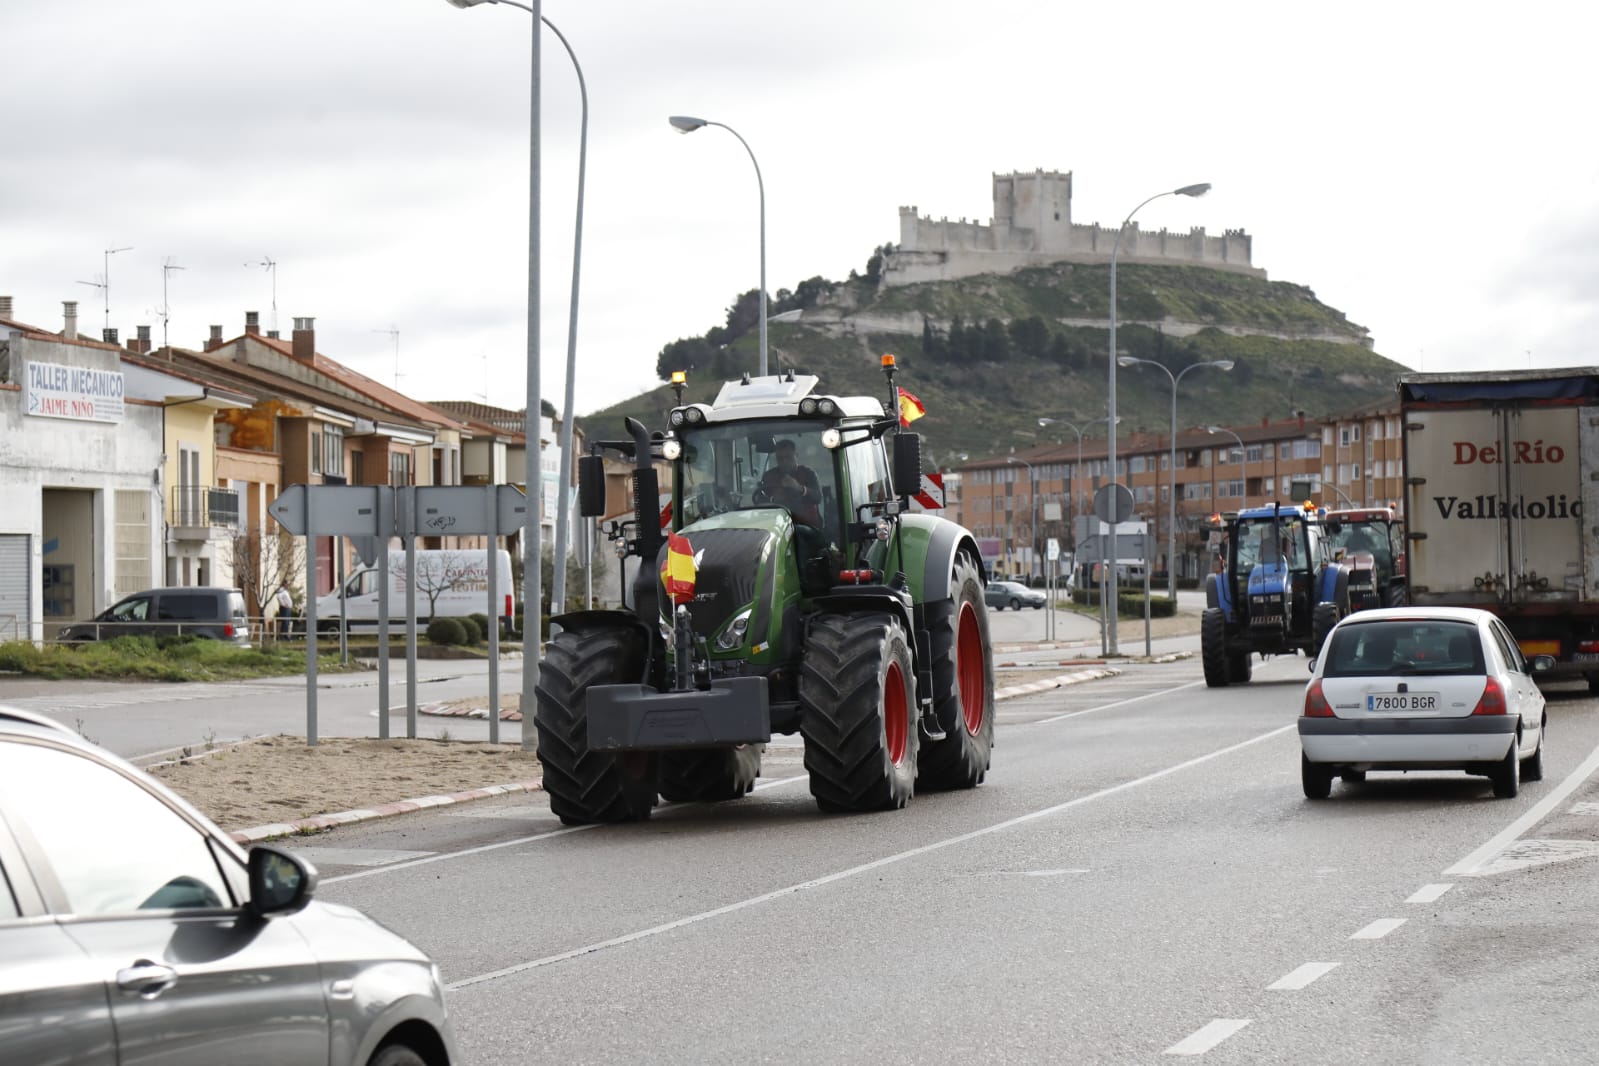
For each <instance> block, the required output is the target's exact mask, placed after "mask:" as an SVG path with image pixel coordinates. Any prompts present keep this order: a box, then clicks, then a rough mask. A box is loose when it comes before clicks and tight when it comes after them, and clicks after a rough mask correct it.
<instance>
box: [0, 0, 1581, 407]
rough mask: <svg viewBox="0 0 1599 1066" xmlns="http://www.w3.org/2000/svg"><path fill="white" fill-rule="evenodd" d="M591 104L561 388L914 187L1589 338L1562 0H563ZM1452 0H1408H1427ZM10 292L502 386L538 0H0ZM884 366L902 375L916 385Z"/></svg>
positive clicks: (845, 245) (654, 344)
mask: <svg viewBox="0 0 1599 1066" xmlns="http://www.w3.org/2000/svg"><path fill="white" fill-rule="evenodd" d="M543 10H544V14H545V16H546V17H547V18H548V19H550V20H551V21H552V22H553V23H554V24H555V25H556V26H558V27H560V29H561V30H562V32H564V33H565V34H566V36H567V38H568V39H569V40H570V41H571V43H572V47H573V48H574V49H575V50H576V51H577V55H578V59H579V60H580V62H581V63H582V64H583V70H584V74H585V76H586V79H587V83H588V91H589V104H590V121H589V146H588V183H587V184H588V188H587V205H586V212H585V220H584V246H583V254H582V265H583V278H582V300H581V317H580V321H579V329H578V373H577V386H576V388H577V393H576V397H577V398H576V404H575V407H576V410H577V411H578V412H579V413H580V414H582V413H587V412H590V411H593V410H595V409H597V408H600V407H603V406H605V405H607V404H610V403H612V402H614V401H616V400H619V399H622V398H624V397H626V396H629V395H632V394H634V393H637V392H639V391H642V390H643V389H645V388H648V387H650V386H651V385H653V384H654V383H655V378H654V366H655V358H656V355H657V353H658V352H659V350H660V348H661V347H662V345H664V344H665V343H667V342H669V341H672V340H674V339H676V338H679V337H685V336H691V335H696V334H699V333H702V332H703V331H704V330H705V329H706V328H708V327H710V326H712V325H716V324H719V323H720V322H721V321H722V320H723V318H724V315H725V311H726V308H727V306H728V305H729V304H730V303H731V302H732V299H733V297H734V295H735V294H736V293H738V292H739V291H742V290H745V289H749V288H753V287H755V286H756V284H757V282H758V279H759V268H760V256H759V248H760V246H759V229H758V219H759V213H758V199H757V194H756V184H755V176H754V171H753V169H752V168H751V166H750V161H749V157H748V156H747V155H746V154H745V151H744V148H743V147H742V146H741V145H740V144H739V143H738V140H737V139H736V138H734V137H733V136H732V135H730V134H729V133H727V132H726V131H725V130H720V129H714V128H711V129H704V130H701V131H699V132H697V133H694V134H692V135H689V136H683V135H680V134H677V133H676V132H674V131H673V130H672V129H671V128H670V127H669V126H668V125H667V121H666V120H667V116H668V115H672V114H690V115H699V116H701V117H704V118H708V119H713V120H716V121H719V122H724V123H726V124H728V125H729V126H732V127H733V128H734V129H736V130H738V132H739V133H740V134H742V135H743V136H744V138H745V139H746V140H747V141H748V142H749V144H750V147H751V148H752V149H753V150H754V152H755V154H756V156H757V158H758V159H759V162H760V167H761V171H762V174H763V176H764V179H765V184H766V197H767V234H766V237H767V281H768V289H769V290H770V291H772V292H776V291H777V290H778V289H780V288H793V287H794V285H795V284H796V283H797V282H798V281H800V280H802V279H804V278H807V277H810V276H813V275H816V274H821V275H823V276H826V277H828V278H833V279H842V278H844V277H846V276H847V275H848V273H849V271H850V270H851V269H852V268H853V269H863V268H864V266H865V262H866V260H867V258H868V256H870V254H871V251H872V249H873V248H874V247H875V246H876V245H879V244H882V243H884V242H890V241H896V240H898V236H899V229H898V226H899V222H898V208H899V206H900V205H902V204H904V205H910V204H915V205H917V206H918V207H919V208H920V209H921V212H922V213H923V214H930V215H932V216H934V217H940V216H948V217H949V218H951V219H954V218H961V217H965V218H969V219H976V220H980V221H987V220H988V219H989V217H990V216H991V215H992V201H991V177H990V176H991V174H992V173H994V172H1000V173H1009V172H1011V171H1016V170H1034V169H1038V168H1043V169H1046V170H1062V171H1066V170H1070V171H1072V172H1074V174H1075V179H1074V180H1075V199H1074V203H1073V218H1074V220H1075V221H1077V222H1080V223H1091V222H1100V223H1103V224H1108V225H1115V224H1116V223H1117V222H1119V221H1120V220H1121V218H1122V217H1123V216H1124V215H1125V214H1126V213H1127V212H1128V211H1129V210H1131V209H1132V208H1133V206H1134V205H1136V204H1137V203H1138V202H1139V201H1141V200H1143V199H1144V198H1145V197H1147V196H1149V195H1151V194H1152V193H1155V192H1158V191H1160V190H1162V189H1169V188H1173V187H1176V186H1178V185H1184V184H1189V183H1192V182H1201V181H1208V182H1211V183H1213V185H1214V189H1213V191H1212V192H1211V194H1210V195H1209V196H1207V197H1205V198H1203V199H1200V200H1191V199H1186V198H1182V199H1179V198H1175V197H1168V198H1165V199H1163V200H1159V201H1156V202H1155V203H1153V204H1151V205H1149V207H1147V208H1145V209H1144V210H1143V211H1142V212H1141V213H1140V214H1139V216H1138V220H1139V222H1140V224H1141V225H1143V226H1144V227H1145V228H1146V229H1158V228H1160V227H1161V226H1167V227H1171V228H1173V229H1178V230H1186V229H1187V228H1188V227H1189V226H1195V225H1202V226H1205V227H1206V228H1207V229H1208V230H1209V231H1210V232H1212V233H1219V232H1220V231H1221V230H1223V229H1224V228H1236V227H1242V228H1243V229H1245V230H1247V231H1248V232H1249V233H1250V234H1251V235H1252V237H1253V238H1254V261H1255V265H1256V266H1259V267H1262V268H1264V269H1265V270H1266V271H1267V272H1268V274H1269V276H1270V277H1271V278H1273V279H1276V280H1283V281H1292V282H1297V283H1300V284H1304V285H1308V286H1309V287H1310V288H1312V289H1313V290H1315V292H1316V294H1317V295H1318V296H1319V297H1320V298H1321V299H1322V300H1324V301H1326V302H1327V303H1329V304H1332V305H1333V306H1335V307H1338V308H1339V309H1341V310H1343V311H1344V312H1345V313H1346V314H1347V315H1348V316H1349V318H1350V319H1351V320H1353V321H1355V322H1358V323H1361V324H1363V325H1365V326H1367V327H1368V328H1370V330H1371V331H1372V335H1373V337H1374V340H1375V342H1376V348H1377V350H1378V351H1379V352H1381V353H1382V354H1383V355H1386V356H1388V357H1389V358H1392V359H1395V360H1397V361H1399V362H1401V363H1404V364H1406V365H1409V366H1412V367H1417V368H1419V369H1425V370H1440V369H1466V368H1488V367H1522V366H1528V365H1534V366H1567V365H1577V364H1582V365H1587V364H1599V356H1596V354H1595V352H1594V351H1593V347H1594V346H1593V344H1592V342H1591V338H1593V337H1595V336H1599V304H1596V300H1599V197H1596V191H1599V137H1596V136H1595V135H1594V132H1593V129H1594V124H1593V122H1592V120H1591V111H1592V107H1593V101H1594V99H1595V89H1594V85H1593V79H1592V62H1591V41H1592V39H1593V31H1594V29H1595V23H1596V22H1599V16H1595V15H1593V14H1592V13H1590V11H1589V9H1587V8H1585V7H1584V6H1582V5H1577V4H1569V3H1568V4H1543V3H1523V4H1517V5H1495V6H1494V7H1492V8H1489V7H1487V6H1486V5H1454V6H1452V7H1449V8H1440V7H1437V6H1436V5H1422V4H1410V5H1396V4H1392V3H1382V4H1367V3H1359V2H1356V3H1346V4H1342V5H1336V6H1331V5H1294V4H1284V3H1281V2H1280V0H1276V2H1272V3H1260V4H1237V3H1225V2H1224V3H1219V4H1193V3H1189V2H1183V3H1121V4H1097V5H1086V4H1063V3H1060V2H1059V0H1038V2H1020V0H1018V2H1004V0H1001V2H998V3H991V4H986V5H982V4H971V3H955V2H953V0H811V2H808V3H793V2H789V3H776V2H773V0H676V2H672V3H667V2H665V0H545V2H544V5H543ZM1435 11H1436V12H1440V14H1431V13H1430V12H1435ZM0 41H3V42H5V45H6V48H5V58H4V60H3V61H0V101H4V110H3V112H0V131H3V143H0V294H3V295H11V296H13V297H15V301H16V305H15V315H16V317H17V318H19V319H21V320H23V321H26V322H30V323H33V324H36V325H40V326H44V327H46V328H50V329H60V328H61V301H62V300H69V299H76V300H78V301H79V314H80V324H81V326H82V327H83V328H85V329H86V330H88V331H90V332H91V333H92V334H93V335H98V333H99V330H100V328H101V327H102V326H103V325H104V319H105V315H104V310H103V308H104V298H105V295H106V293H105V290H101V289H97V288H94V287H92V286H90V285H84V284H80V282H96V281H99V280H101V279H102V277H103V273H104V271H105V260H104V256H103V252H104V251H105V250H106V249H109V248H121V247H124V246H131V250H130V251H125V252H119V253H117V254H116V255H114V256H112V257H111V260H110V287H109V301H110V308H111V325H113V326H115V327H117V328H118V329H119V330H120V331H121V333H122V336H123V337H124V338H126V337H128V336H131V335H132V334H133V331H134V327H135V326H137V325H139V324H148V325H151V326H152V327H153V330H154V335H155V339H156V342H157V343H158V344H159V343H160V341H161V337H162V325H161V308H162V305H163V294H162V279H163V269H162V268H163V264H165V263H169V262H170V263H173V264H176V265H178V266H181V267H182V268H183V269H182V270H175V271H171V272H169V273H167V277H168V281H169V285H168V290H167V298H166V299H167V303H168V305H169V308H170V320H169V329H170V336H171V340H172V342H173V343H174V344H179V345H184V346H188V347H200V346H202V345H203V342H204V340H205V338H206V336H207V335H208V332H209V327H210V325H211V324H213V323H215V324H220V325H222V326H223V330H224V334H225V335H226V336H229V337H232V336H234V335H236V334H238V333H239V332H241V331H242V329H243V323H244V313H245V312H246V311H260V312H261V316H262V323H263V328H271V324H272V323H271V318H272V274H270V273H268V272H267V271H266V270H265V269H263V268H261V267H259V266H249V267H247V266H246V264H259V263H261V262H263V261H264V260H266V259H271V260H273V261H275V262H276V263H277V267H276V271H275V273H276V281H277V308H278V310H277V315H278V324H279V328H280V329H281V330H282V331H283V334H284V336H287V335H288V333H289V331H290V328H291V324H292V319H293V318H294V317H295V316H314V317H315V319H316V329H317V340H318V344H317V347H318V349H319V350H321V351H322V352H323V353H324V354H326V355H328V356H331V357H332V358H334V359H337V360H339V361H341V362H344V363H346V364H348V365H350V366H352V367H355V368H356V369H358V370H361V371H362V372H364V373H366V374H369V375H371V376H372V377H375V378H378V379H379V380H382V381H384V382H387V383H393V382H394V380H395V373H396V343H395V338H394V337H393V336H392V335H390V334H389V333H386V332H383V331H387V330H390V329H397V330H398V331H399V335H398V371H399V373H400V375H401V376H400V378H399V385H400V387H401V388H402V389H403V390H404V391H406V392H408V393H410V394H412V395H415V396H418V397H420V398H423V399H433V400H440V399H474V398H483V397H484V396H486V397H487V399H488V400H489V401H490V402H492V403H496V404H501V405H504V406H508V407H519V406H520V405H521V403H522V401H523V397H524V396H525V384H524V372H525V366H526V358H527V356H526V353H527V348H526V327H525V323H526V317H525V315H526V311H525V307H526V293H527V230H528V227H527V212H528V154H529V153H528V146H529V136H528V132H529V121H528V99H529V90H528V72H529V45H530V20H529V17H528V15H527V14H526V13H525V12H522V11H519V10H517V9H515V8H512V7H508V6H503V5H502V6H490V5H486V4H485V5H483V6H480V7H477V8H473V9H470V10H465V11H461V10H457V9H455V8H454V7H451V6H449V4H447V3H446V2H445V0H271V2H265V0H224V2H217V0H207V2H201V0H140V2H138V3H129V2H127V0H75V2H73V3H50V4H46V3H23V2H22V0H0ZM543 53H544V55H543V59H544V78H543V87H544V106H543V147H542V158H543V166H542V173H543V201H542V203H543V207H542V211H541V218H542V228H543V233H544V241H543V252H542V256H541V262H542V271H543V284H542V299H541V308H542V311H541V314H542V319H543V321H542V328H541V330H540V333H541V345H542V349H543V359H542V365H543V368H544V369H543V390H542V391H543V394H544V395H545V396H546V397H547V398H549V399H551V400H553V401H554V402H555V403H556V404H557V406H560V405H561V402H562V390H563V387H564V386H563V382H564V379H565V375H564V366H565V358H566V345H567V340H566V337H567V311H568V301H569V298H570V288H569V286H570V281H571V251H572V237H573V209H574V206H575V200H576V175H577V164H578V152H577V149H578V138H579V123H578V118H579V112H580V103H579V96H578V92H577V81H576V78H575V76H574V74H573V70H572V66H571V64H570V61H569V60H568V59H567V56H566V54H565V52H564V50H563V49H562V48H561V45H560V42H559V41H558V40H557V39H556V38H555V37H554V35H552V34H548V33H546V34H545V39H544V47H543ZM907 384H910V383H909V382H907Z"/></svg>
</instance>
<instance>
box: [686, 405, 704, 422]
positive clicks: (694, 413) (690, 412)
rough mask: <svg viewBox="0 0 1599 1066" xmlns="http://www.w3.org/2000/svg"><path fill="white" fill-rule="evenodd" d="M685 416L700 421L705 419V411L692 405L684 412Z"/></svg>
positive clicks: (692, 420) (689, 419) (690, 419)
mask: <svg viewBox="0 0 1599 1066" xmlns="http://www.w3.org/2000/svg"><path fill="white" fill-rule="evenodd" d="M683 417H684V418H686V419H688V421H690V422H694V423H699V422H703V421H705V412H704V411H701V410H700V409H699V408H698V407H690V408H688V409H687V410H685V411H684V412H683Z"/></svg>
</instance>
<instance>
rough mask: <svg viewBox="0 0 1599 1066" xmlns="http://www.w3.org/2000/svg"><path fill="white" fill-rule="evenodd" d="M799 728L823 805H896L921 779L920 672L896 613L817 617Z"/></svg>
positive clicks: (876, 807)
mask: <svg viewBox="0 0 1599 1066" xmlns="http://www.w3.org/2000/svg"><path fill="white" fill-rule="evenodd" d="M799 698H800V734H801V736H803V737H804V739H805V769H806V770H807V771H808V772H809V773H810V779H811V795H812V796H814V797H816V804H817V806H819V807H820V808H821V809H822V810H824V811H838V812H843V811H876V810H894V809H897V808H900V807H903V806H905V801H906V800H908V799H910V798H911V793H912V791H913V789H914V787H915V782H916V747H917V740H918V738H919V736H920V734H919V732H918V730H917V722H916V713H915V707H916V671H915V669H914V666H913V665H912V662H911V652H910V647H909V645H908V644H907V643H906V641H905V627H904V626H903V625H902V624H901V623H900V621H899V619H898V618H895V617H894V616H893V615H889V614H860V615H848V614H828V615H821V616H820V617H818V618H817V619H816V620H815V621H814V622H812V623H811V627H810V632H809V633H808V635H807V643H806V648H805V660H804V663H803V664H802V666H801V668H800V683H799Z"/></svg>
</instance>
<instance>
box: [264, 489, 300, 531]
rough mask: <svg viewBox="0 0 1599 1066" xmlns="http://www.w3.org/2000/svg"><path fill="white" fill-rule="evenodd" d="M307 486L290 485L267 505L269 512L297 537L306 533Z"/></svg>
mask: <svg viewBox="0 0 1599 1066" xmlns="http://www.w3.org/2000/svg"><path fill="white" fill-rule="evenodd" d="M305 488H306V487H305V486H304V485H290V486H289V487H288V488H286V489H284V490H283V491H282V492H280V493H278V498H277V499H275V500H273V501H272V502H271V503H270V504H268V505H267V514H269V515H271V516H272V517H273V518H276V519H277V520H278V525H280V526H282V527H283V528H284V529H286V530H288V531H289V532H290V533H293V534H294V535H295V536H297V537H300V536H304V535H305Z"/></svg>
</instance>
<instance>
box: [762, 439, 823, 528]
mask: <svg viewBox="0 0 1599 1066" xmlns="http://www.w3.org/2000/svg"><path fill="white" fill-rule="evenodd" d="M758 491H759V494H760V496H761V497H762V498H763V499H765V500H768V501H770V502H772V503H776V504H780V505H782V506H784V507H786V508H788V510H789V512H790V513H791V514H793V516H794V520H795V521H796V522H803V523H805V524H806V525H808V526H820V525H821V524H822V512H821V502H822V488H821V485H820V484H819V483H818V482H817V480H816V471H814V470H812V469H811V468H810V467H808V466H801V465H800V463H799V460H798V459H797V458H796V457H795V454H794V442H793V441H792V440H787V439H784V440H780V441H778V442H777V445H776V462H775V463H774V465H773V466H771V467H770V468H769V469H768V470H767V471H766V473H765V474H764V475H763V476H762V477H761V486H760V489H759V490H758Z"/></svg>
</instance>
